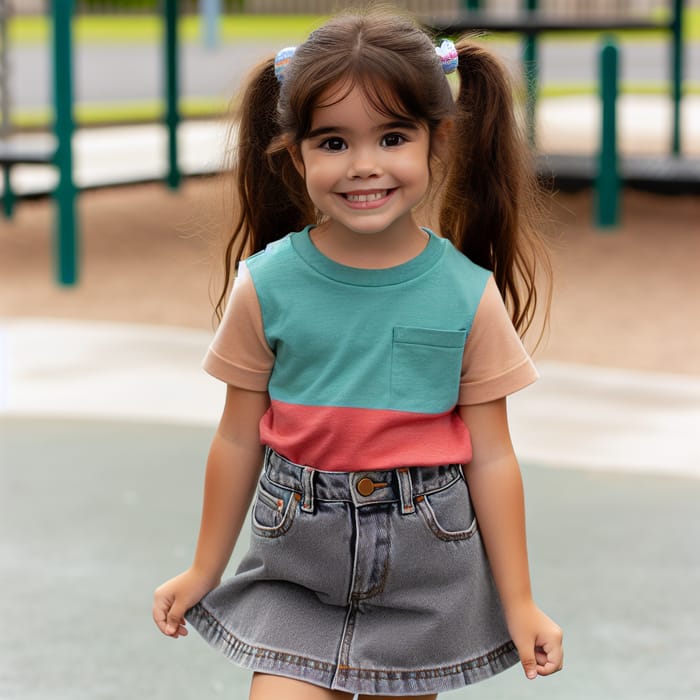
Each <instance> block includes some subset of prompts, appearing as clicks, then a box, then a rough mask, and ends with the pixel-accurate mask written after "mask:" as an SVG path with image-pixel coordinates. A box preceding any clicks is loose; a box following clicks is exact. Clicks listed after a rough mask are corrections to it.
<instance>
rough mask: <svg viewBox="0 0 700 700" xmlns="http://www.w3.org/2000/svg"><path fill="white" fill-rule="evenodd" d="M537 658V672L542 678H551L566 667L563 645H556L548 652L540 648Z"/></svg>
mask: <svg viewBox="0 0 700 700" xmlns="http://www.w3.org/2000/svg"><path fill="white" fill-rule="evenodd" d="M535 657H536V659H537V672H538V673H539V675H540V676H549V675H551V674H552V673H556V672H557V671H561V669H562V668H563V667H564V652H563V649H562V647H561V645H555V646H553V647H552V648H551V649H549V650H547V651H545V650H544V649H542V648H541V647H538V648H537V650H536V652H535Z"/></svg>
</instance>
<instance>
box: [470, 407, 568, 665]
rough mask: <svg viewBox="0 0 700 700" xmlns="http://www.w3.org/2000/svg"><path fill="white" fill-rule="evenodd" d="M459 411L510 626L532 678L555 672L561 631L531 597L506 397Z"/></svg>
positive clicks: (476, 502) (485, 533) (483, 530)
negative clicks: (469, 438) (468, 440)
mask: <svg viewBox="0 0 700 700" xmlns="http://www.w3.org/2000/svg"><path fill="white" fill-rule="evenodd" d="M460 416H461V417H462V420H463V421H464V422H465V424H466V425H467V426H468V427H469V430H470V432H471V435H472V447H473V457H472V461H471V462H470V463H469V464H468V465H467V466H466V470H465V474H466V478H467V482H468V484H469V490H470V492H471V495H472V500H473V502H474V509H475V510H476V517H477V520H478V523H479V530H480V532H481V536H482V539H483V542H484V546H485V547H486V552H487V554H488V558H489V563H490V564H491V569H492V571H493V576H494V580H495V582H496V587H497V588H498V592H499V595H500V597H501V602H502V603H503V608H504V610H505V614H506V620H507V623H508V629H509V631H510V634H511V636H512V637H513V642H514V643H515V645H516V647H517V648H518V652H519V654H520V659H521V662H522V664H523V667H524V669H525V673H526V674H527V677H528V678H535V677H536V676H537V674H540V675H548V674H550V673H554V672H555V671H558V670H560V669H561V667H562V662H563V654H562V643H561V642H562V635H561V630H560V629H559V627H558V626H557V625H556V624H555V623H554V622H552V620H550V619H549V618H548V617H547V616H546V615H545V614H544V613H542V612H541V611H540V610H539V609H538V608H537V606H536V605H535V603H534V601H533V599H532V591H531V586H530V571H529V566H528V557H527V542H526V535H525V505H524V498H523V485H522V478H521V475H520V467H519V466H518V462H517V459H516V457H515V453H514V451H513V446H512V443H511V439H510V433H509V430H508V417H507V410H506V400H505V399H499V400H497V401H492V402H490V403H485V404H478V405H474V406H461V407H460Z"/></svg>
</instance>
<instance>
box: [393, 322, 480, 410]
mask: <svg viewBox="0 0 700 700" xmlns="http://www.w3.org/2000/svg"><path fill="white" fill-rule="evenodd" d="M466 338H467V331H466V330H456V331H446V330H438V329H432V328H415V327H410V326H396V327H395V328H394V335H393V340H392V346H391V403H392V407H393V408H395V409H397V410H403V411H419V412H421V413H443V412H445V411H449V410H450V409H451V408H452V407H453V406H454V405H455V403H456V402H457V396H458V394H459V378H460V374H461V371H462V356H463V354H464V343H465V341H466Z"/></svg>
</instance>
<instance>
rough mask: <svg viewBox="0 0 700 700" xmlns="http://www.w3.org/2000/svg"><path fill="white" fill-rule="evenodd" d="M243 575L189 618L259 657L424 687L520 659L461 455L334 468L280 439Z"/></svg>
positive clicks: (369, 687)
mask: <svg viewBox="0 0 700 700" xmlns="http://www.w3.org/2000/svg"><path fill="white" fill-rule="evenodd" d="M251 518H252V522H251V531H252V532H251V542H250V549H249V551H248V553H247V554H246V555H245V557H244V559H243V560H242V562H241V564H240V566H239V568H238V570H237V572H236V574H235V575H234V577H233V578H232V579H230V580H228V581H225V582H224V583H222V584H221V585H220V586H219V587H218V588H216V589H214V590H213V591H212V592H211V593H209V594H208V595H206V596H205V597H204V598H203V599H202V601H201V602H200V603H198V604H197V605H196V606H194V607H193V608H192V609H191V610H189V611H188V612H187V615H186V619H187V620H188V621H189V622H190V624H191V625H192V626H193V627H194V628H195V629H197V630H198V631H199V633H200V634H201V635H202V636H203V637H204V638H205V639H206V640H207V641H208V642H210V643H211V644H212V645H213V646H214V647H217V648H219V649H220V650H221V651H222V652H223V653H224V654H225V655H226V656H228V657H229V658H230V659H231V660H233V661H234V662H236V663H238V664H239V665H241V666H244V667H246V668H248V669H251V670H253V671H257V672H261V673H269V674H275V675H282V676H289V677H292V678H296V679H298V680H302V681H306V682H308V683H312V684H314V685H319V686H323V687H325V688H332V689H335V690H343V691H346V692H348V693H365V694H368V695H421V694H424V693H425V694H427V693H437V692H441V691H447V690H451V689H454V688H459V687H461V686H464V685H468V684H471V683H475V682H477V681H480V680H482V679H485V678H488V677H490V676H492V675H494V674H496V673H499V672H500V671H503V670H505V669H507V668H509V667H510V666H513V665H514V664H516V663H517V662H518V660H519V659H518V654H517V651H516V649H515V646H514V645H513V642H512V641H511V640H510V637H509V635H508V631H507V629H506V625H505V621H504V615H503V610H502V607H501V604H500V601H499V598H498V594H497V592H496V589H495V586H494V583H493V578H492V575H491V572H490V569H489V565H488V560H487V558H486V555H485V552H484V547H483V544H482V541H481V538H480V536H479V529H478V527H477V523H476V519H475V517H474V510H473V507H472V504H471V500H470V497H469V491H468V488H467V484H466V482H465V480H464V475H463V473H462V469H461V467H460V466H459V465H446V466H441V467H411V468H406V469H395V470H390V471H365V472H324V471H318V470H314V469H310V468H308V467H303V466H300V465H296V464H293V463H291V462H289V461H288V460H286V459H285V458H284V457H282V456H280V455H278V454H277V453H275V452H273V451H272V450H270V449H268V450H267V452H266V456H265V465H264V470H263V472H262V475H261V478H260V482H259V485H258V490H257V494H256V497H255V500H254V503H253V506H252V509H251Z"/></svg>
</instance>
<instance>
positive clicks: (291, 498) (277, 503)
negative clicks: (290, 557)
mask: <svg viewBox="0 0 700 700" xmlns="http://www.w3.org/2000/svg"><path fill="white" fill-rule="evenodd" d="M298 503H299V494H298V493H296V492H294V491H290V490H287V489H284V488H281V487H279V486H277V485H276V484H272V483H270V482H269V480H267V479H266V477H265V476H263V478H262V479H261V480H260V482H259V483H258V489H257V491H256V494H255V502H254V504H253V510H252V522H251V526H252V530H253V532H254V533H255V534H256V535H259V536H260V537H281V536H282V535H284V534H286V533H287V532H288V531H289V528H290V527H291V526H292V523H293V522H294V515H295V513H296V510H297V504H298Z"/></svg>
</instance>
